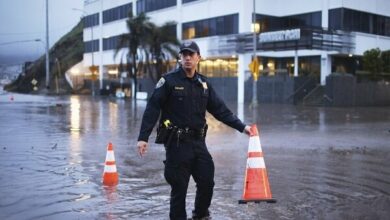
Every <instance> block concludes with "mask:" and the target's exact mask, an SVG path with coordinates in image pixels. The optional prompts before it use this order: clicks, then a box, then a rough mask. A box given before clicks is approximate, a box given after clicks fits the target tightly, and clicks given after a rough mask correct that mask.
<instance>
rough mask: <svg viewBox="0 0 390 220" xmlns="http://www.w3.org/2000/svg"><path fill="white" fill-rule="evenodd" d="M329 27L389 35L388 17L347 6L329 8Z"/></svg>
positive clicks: (389, 21)
mask: <svg viewBox="0 0 390 220" xmlns="http://www.w3.org/2000/svg"><path fill="white" fill-rule="evenodd" d="M328 22H329V28H330V29H333V30H343V31H356V32H362V33H368V34H376V35H383V36H390V17H386V16H382V15H376V14H371V13H367V12H362V11H356V10H352V9H347V8H335V9H331V10H329V21H328Z"/></svg>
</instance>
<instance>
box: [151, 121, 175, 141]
mask: <svg viewBox="0 0 390 220" xmlns="http://www.w3.org/2000/svg"><path fill="white" fill-rule="evenodd" d="M171 131H172V129H171V128H170V127H165V126H164V125H163V124H160V125H159V126H158V128H157V136H156V141H155V143H156V144H164V143H165V141H166V140H167V139H168V137H169V134H170V133H171Z"/></svg>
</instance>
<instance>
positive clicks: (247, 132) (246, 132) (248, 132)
mask: <svg viewBox="0 0 390 220" xmlns="http://www.w3.org/2000/svg"><path fill="white" fill-rule="evenodd" d="M244 132H245V134H247V135H251V126H249V125H247V126H245V128H244Z"/></svg>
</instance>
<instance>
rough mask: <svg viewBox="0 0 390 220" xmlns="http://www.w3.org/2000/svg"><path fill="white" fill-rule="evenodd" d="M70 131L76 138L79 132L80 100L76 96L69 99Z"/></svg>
mask: <svg viewBox="0 0 390 220" xmlns="http://www.w3.org/2000/svg"><path fill="white" fill-rule="evenodd" d="M70 131H71V133H72V134H77V137H78V133H79V131H80V99H79V97H78V96H72V97H71V98H70Z"/></svg>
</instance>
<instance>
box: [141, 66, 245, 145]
mask: <svg viewBox="0 0 390 220" xmlns="http://www.w3.org/2000/svg"><path fill="white" fill-rule="evenodd" d="M206 110H207V111H208V112H210V113H211V114H212V115H213V116H214V117H215V118H216V119H218V120H219V121H222V122H223V123H225V124H227V125H229V126H230V127H232V128H235V129H237V130H238V131H240V132H242V131H243V130H244V128H245V124H243V123H242V122H241V120H240V119H238V118H237V117H236V116H235V115H233V113H232V112H231V111H230V110H229V109H228V108H227V107H226V105H225V104H224V102H223V101H222V100H221V99H220V98H219V97H218V96H217V94H216V93H215V91H214V89H213V87H212V86H211V84H210V83H208V81H207V78H206V77H205V76H203V75H201V74H199V73H197V72H196V73H195V75H194V77H193V78H188V77H186V74H185V72H184V70H183V69H182V68H181V67H180V68H178V69H176V70H175V71H173V72H170V73H167V74H166V75H164V76H163V77H162V78H161V79H160V80H159V82H158V83H157V85H156V88H155V90H154V92H153V94H152V96H151V97H150V100H149V101H148V104H147V106H146V109H145V112H144V115H143V118H142V124H141V130H140V134H139V137H138V140H139V141H140V140H142V141H148V138H149V135H150V133H151V132H152V130H153V127H154V125H155V124H156V122H157V120H158V117H159V116H160V112H161V117H160V123H161V122H162V121H164V120H166V119H169V120H170V121H171V123H172V124H173V125H176V126H177V127H179V128H186V127H187V128H190V129H201V128H203V127H204V125H205V124H206V117H205V116H206Z"/></svg>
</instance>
